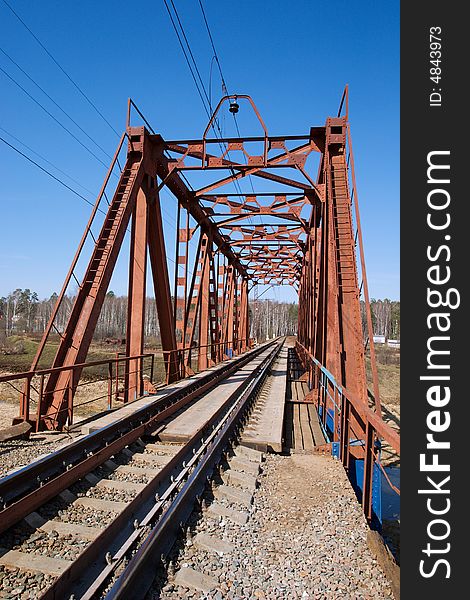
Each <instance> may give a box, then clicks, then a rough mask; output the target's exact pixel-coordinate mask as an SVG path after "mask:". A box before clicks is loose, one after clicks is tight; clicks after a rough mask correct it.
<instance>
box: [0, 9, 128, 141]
mask: <svg viewBox="0 0 470 600" xmlns="http://www.w3.org/2000/svg"><path fill="white" fill-rule="evenodd" d="M2 2H3V4H5V6H6V7H7V8H8V9H9V10H10V11H11V12H12V13H13V14H14V15H15V17H16V18H17V19H18V21H19V22H20V23H21V24H22V25H23V26H24V27H25V28H26V29H27V30H28V31H29V33H30V34H31V35H32V36H33V38H34V39H35V40H36V42H37V43H38V44H39V45H40V46H41V48H42V49H43V50H44V52H45V53H46V54H47V55H48V56H49V58H50V59H51V60H52V61H53V62H54V63H55V64H56V65H57V67H59V69H60V70H61V71H62V73H63V74H64V75H65V76H66V77H67V79H68V80H69V81H70V82H71V83H72V85H73V86H74V87H75V88H76V89H77V90H78V92H79V93H80V94H81V95H82V96H83V98H85V100H86V101H87V102H88V104H89V105H90V106H91V107H92V108H93V109H94V110H95V112H96V113H97V114H98V115H99V116H100V117H101V119H102V120H103V121H104V122H105V123H106V124H107V125H108V127H109V128H110V129H112V131H114V133H115V134H116V135H117V136H118V137H120V134H119V133H118V132H117V131H116V129H114V127H113V126H112V125H111V123H110V122H109V121H108V119H107V118H106V117H105V116H104V115H103V113H102V112H101V111H100V110H99V108H98V107H97V106H96V105H95V104H94V102H93V101H92V100H91V99H90V98H89V97H88V96H87V95H86V94H85V92H84V91H83V90H82V88H81V87H80V86H79V85H78V83H76V82H75V81H74V80H73V79H72V77H71V76H70V75H69V74H68V73H67V71H66V70H65V69H64V68H63V67H62V65H61V64H60V63H59V62H58V61H57V60H56V58H54V56H53V55H52V54H51V53H50V52H49V50H48V49H47V48H46V46H45V45H44V44H43V43H42V42H41V40H40V39H39V38H38V37H37V35H35V33H34V32H33V31H32V30H31V29H30V28H29V27H28V25H26V23H25V22H24V21H23V19H22V18H21V17H20V16H19V14H18V13H17V12H15V10H14V9H13V8H12V7H11V6H10V4H8V2H7V1H6V0H2Z"/></svg>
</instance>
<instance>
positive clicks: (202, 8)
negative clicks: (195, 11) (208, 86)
mask: <svg viewBox="0 0 470 600" xmlns="http://www.w3.org/2000/svg"><path fill="white" fill-rule="evenodd" d="M199 6H200V7H201V12H202V16H203V18H204V23H205V24H206V29H207V33H208V34H209V39H210V42H211V46H212V50H213V51H214V58H215V62H216V63H217V66H218V67H219V73H220V78H221V79H222V91H223V92H224V93H225V96H228V91H227V86H226V84H225V79H224V75H223V73H222V67H221V65H220V60H219V56H218V54H217V50H216V49H215V44H214V40H213V38H212V34H211V30H210V27H209V23H208V22H207V17H206V13H205V11H204V6H203V5H202V1H201V0H199ZM233 116H234V118H235V115H233Z"/></svg>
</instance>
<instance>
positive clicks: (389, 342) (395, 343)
mask: <svg viewBox="0 0 470 600" xmlns="http://www.w3.org/2000/svg"><path fill="white" fill-rule="evenodd" d="M387 346H390V348H399V347H400V340H387Z"/></svg>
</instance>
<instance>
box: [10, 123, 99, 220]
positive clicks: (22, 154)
mask: <svg viewBox="0 0 470 600" xmlns="http://www.w3.org/2000/svg"><path fill="white" fill-rule="evenodd" d="M3 131H5V130H3ZM0 141H2V142H3V143H4V144H6V145H7V146H9V147H10V148H11V149H12V150H14V151H15V152H16V153H18V154H19V155H20V156H22V157H23V158H25V159H26V160H27V161H29V162H30V163H32V164H33V165H35V166H36V167H37V168H38V169H41V171H43V172H44V173H46V174H47V175H49V177H51V178H52V179H55V181H57V182H58V183H60V185H62V186H64V187H65V188H67V189H68V190H69V191H71V192H72V193H73V194H75V195H76V196H78V197H79V198H81V199H82V200H84V201H85V202H86V203H87V204H89V205H90V206H94V204H93V202H91V201H90V200H88V198H85V196H83V195H82V194H80V192H77V190H75V189H74V188H73V187H71V186H70V185H68V184H67V183H65V181H62V179H60V178H59V177H56V176H55V175H54V174H53V173H51V172H50V171H48V170H47V169H45V168H44V167H43V166H41V165H40V164H39V163H38V162H36V161H35V160H33V159H32V158H31V157H29V156H28V155H27V154H25V153H24V152H21V150H20V149H19V148H17V147H16V146H14V145H13V144H10V142H8V141H7V140H6V139H5V138H3V137H1V136H0ZM100 212H103V211H100ZM103 214H105V213H103Z"/></svg>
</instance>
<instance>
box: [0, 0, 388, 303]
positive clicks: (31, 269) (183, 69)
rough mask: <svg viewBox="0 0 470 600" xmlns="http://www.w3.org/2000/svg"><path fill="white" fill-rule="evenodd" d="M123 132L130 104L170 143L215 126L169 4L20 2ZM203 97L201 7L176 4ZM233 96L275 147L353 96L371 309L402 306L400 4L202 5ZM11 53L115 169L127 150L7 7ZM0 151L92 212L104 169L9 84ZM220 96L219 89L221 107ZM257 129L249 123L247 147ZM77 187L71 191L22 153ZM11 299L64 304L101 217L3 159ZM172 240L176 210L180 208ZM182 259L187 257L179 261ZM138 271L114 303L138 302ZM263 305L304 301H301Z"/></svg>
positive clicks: (7, 66)
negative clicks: (385, 302)
mask: <svg viewBox="0 0 470 600" xmlns="http://www.w3.org/2000/svg"><path fill="white" fill-rule="evenodd" d="M8 2H9V3H10V4H11V5H12V6H13V7H14V9H15V10H16V11H17V13H18V14H19V15H20V16H21V17H22V19H23V20H24V21H25V22H26V24H27V25H28V26H29V27H30V28H31V29H32V30H33V31H34V33H35V34H36V36H37V37H38V38H39V39H40V40H41V41H42V42H43V44H44V45H45V46H46V47H47V48H48V50H49V51H50V52H51V53H52V54H53V55H54V57H55V58H56V59H57V60H58V61H59V63H60V64H61V65H62V66H63V67H64V68H65V69H66V71H67V72H68V73H69V74H70V75H71V76H72V78H73V79H74V80H75V81H76V82H77V83H78V84H79V85H80V86H81V88H82V89H83V90H84V91H85V92H86V93H87V94H88V95H89V97H90V98H91V99H92V100H93V102H94V103H95V104H96V106H97V107H99V109H100V110H101V111H102V113H103V114H104V115H105V117H106V119H108V121H109V122H110V123H111V124H112V125H113V127H114V128H115V129H117V130H118V131H122V129H123V127H124V125H125V117H126V103H127V98H128V97H129V96H131V97H132V98H133V99H134V100H135V101H136V103H137V104H138V105H139V106H140V107H141V108H142V110H143V112H144V114H145V115H146V116H147V118H148V119H149V120H150V122H151V123H152V125H153V127H154V129H155V130H156V131H158V132H161V133H162V135H163V136H164V137H166V138H173V139H175V138H198V137H200V136H201V134H202V132H203V130H204V128H205V126H206V123H207V116H206V114H205V112H204V109H203V106H202V103H201V101H200V99H199V97H198V95H197V92H196V89H195V86H194V83H193V81H192V79H191V75H190V73H189V70H188V67H187V65H186V63H185V61H184V57H183V54H182V52H181V49H180V47H179V45H178V41H177V39H176V36H175V33H174V31H173V28H172V26H171V23H170V20H169V17H168V14H167V12H166V9H165V5H164V3H163V0H155V1H152V2H150V1H143V2H140V3H138V4H137V3H135V4H131V3H129V2H124V1H123V0H114V1H112V2H111V1H108V0H104V1H102V2H92V1H89V0H82V1H81V2H80V3H69V2H59V1H58V0H57V1H53V0H44V1H43V2H40V3H39V2H31V1H26V0H8ZM174 2H175V5H176V7H177V9H178V11H179V14H180V17H181V19H182V21H183V25H184V27H185V31H186V34H187V36H188V39H189V41H190V43H191V47H192V49H193V52H194V55H195V57H196V60H197V62H198V65H199V68H200V71H201V75H202V77H203V79H204V82H205V83H208V81H209V72H210V65H211V59H212V55H213V54H212V50H211V47H210V41H209V38H208V36H207V32H206V30H205V28H204V22H203V20H202V15H201V12H200V9H199V4H198V2H197V0H194V1H188V0H186V1H184V0H174ZM204 7H205V10H206V14H207V17H208V20H209V24H210V26H211V30H212V33H213V36H214V41H215V44H216V48H217V51H218V54H219V58H220V61H221V65H222V69H223V73H224V77H225V79H226V83H227V86H228V88H229V91H230V92H232V93H234V92H237V93H246V94H250V95H251V96H252V97H253V98H254V100H255V102H256V104H257V106H258V108H259V109H260V112H261V114H262V116H263V118H264V120H265V122H266V124H267V126H268V129H269V132H270V133H272V134H274V135H276V134H291V133H305V132H307V131H308V130H309V128H310V127H311V126H314V125H323V124H324V122H325V119H326V117H327V116H329V115H333V116H334V115H335V113H336V111H337V107H338V103H339V99H340V97H341V93H342V90H343V87H344V85H345V83H348V84H349V89H350V110H349V112H350V122H351V130H352V137H353V142H354V154H355V162H356V175H357V183H358V191H359V200H360V209H361V220H362V228H363V236H364V244H365V253H366V264H367V271H368V280H369V290H370V295H371V297H375V298H385V297H388V298H391V299H398V298H399V3H398V2H397V1H393V2H366V1H357V2H354V3H351V2H345V1H344V2H343V1H338V0H330V1H321V2H319V1H313V0H301V1H298V2H281V1H274V2H269V3H268V2H261V1H253V0H251V1H250V0H237V2H228V1H220V0H219V1H216V0H204ZM0 28H1V35H0V47H1V48H2V49H3V50H4V51H5V52H7V53H8V54H9V55H10V56H11V57H12V58H13V59H14V60H15V61H16V62H17V63H18V64H19V65H20V66H21V67H22V68H23V69H24V70H25V71H27V72H28V73H29V74H30V75H31V76H32V77H33V78H34V79H35V80H36V81H37V82H38V83H39V84H40V85H41V86H42V87H43V88H44V90H45V91H46V92H47V93H48V94H49V95H50V96H52V97H53V98H54V100H55V101H56V102H57V103H59V104H60V105H61V106H62V107H63V108H64V109H65V110H66V111H67V112H68V113H69V114H70V116H72V117H73V118H74V119H75V120H76V121H77V122H78V123H79V124H80V126H81V127H82V128H83V129H85V130H86V131H87V132H88V133H89V135H90V136H91V137H93V138H94V139H95V140H96V141H97V142H98V143H99V144H100V146H102V148H103V149H104V150H105V151H106V153H107V154H110V155H112V154H113V153H114V149H115V147H116V144H117V142H118V138H117V136H116V135H115V134H114V133H113V131H112V130H111V129H110V128H109V127H108V126H107V125H106V124H105V123H104V121H103V120H102V119H100V117H99V116H98V115H97V113H96V112H95V111H94V110H93V108H92V107H90V105H89V104H87V102H86V101H85V100H84V98H83V97H82V96H81V95H80V94H79V93H78V92H77V90H76V89H75V88H74V87H73V85H72V84H71V83H70V81H68V80H67V78H66V77H65V76H64V74H63V73H62V72H61V71H60V70H59V69H58V68H57V66H56V65H55V64H54V63H53V62H52V61H51V59H50V58H49V57H48V56H47V54H46V53H45V52H44V51H43V50H42V49H41V48H40V46H38V44H37V43H36V41H35V40H34V39H33V38H32V37H31V35H30V34H29V33H28V31H27V30H26V29H25V28H24V27H23V26H22V25H21V24H20V23H19V22H18V20H17V19H16V18H15V17H14V15H13V14H12V13H11V12H10V11H9V10H8V8H7V7H6V6H5V5H4V3H3V2H2V1H0ZM0 67H2V68H3V69H4V70H6V71H7V72H8V73H9V74H10V75H11V76H12V77H14V78H15V79H16V80H17V81H18V82H19V83H20V84H21V85H22V86H24V87H25V88H26V89H27V90H28V91H29V93H30V94H32V95H33V96H34V97H35V98H36V99H37V100H38V101H40V102H41V103H42V104H43V105H44V106H45V107H46V108H47V110H49V111H50V112H51V113H52V114H54V116H55V117H56V118H57V119H59V120H60V121H61V122H62V123H63V124H64V125H66V126H67V127H68V128H70V130H71V131H72V132H73V133H74V135H76V137H78V138H79V139H80V140H81V141H82V142H83V143H84V144H86V145H88V146H89V147H90V149H92V150H93V152H94V153H95V154H96V155H97V156H98V157H99V158H100V159H101V160H102V161H103V162H104V163H108V162H109V159H108V158H107V156H106V155H105V154H104V153H103V152H102V151H101V150H100V149H98V148H97V147H96V146H93V144H92V143H91V142H90V141H89V140H88V139H87V138H86V137H85V136H84V135H83V134H82V133H81V132H80V131H79V130H78V129H77V128H76V127H75V125H73V124H72V123H71V122H70V121H69V120H68V119H67V118H66V117H65V116H64V115H63V114H61V112H60V111H59V110H58V109H57V108H56V107H55V106H54V105H53V104H52V103H51V102H50V101H49V100H48V99H47V98H46V97H45V96H44V95H43V94H42V93H41V92H40V91H39V90H38V89H37V88H36V87H35V86H34V85H33V84H32V83H31V82H30V81H28V79H27V78H26V77H25V76H24V75H23V74H22V73H21V72H20V71H19V70H18V69H17V68H16V67H15V66H14V65H13V64H12V63H11V62H10V61H9V60H8V58H7V57H6V56H5V55H4V54H3V53H1V52H0ZM0 89H1V100H0V103H1V111H0V128H3V130H6V131H7V132H8V134H6V133H5V131H3V130H0V136H2V137H4V138H5V139H7V140H8V141H9V142H11V143H13V144H14V145H16V146H17V147H18V148H19V149H21V150H22V151H24V152H25V153H27V154H28V155H30V156H31V157H33V158H34V159H35V160H37V161H38V162H39V163H40V164H42V165H43V166H44V167H45V168H47V169H48V170H51V172H53V173H54V174H55V175H56V176H58V177H60V178H61V179H63V180H64V181H65V182H66V183H67V184H68V185H70V186H72V187H74V188H75V189H76V190H77V191H79V192H80V193H82V194H83V195H84V196H85V197H87V198H88V199H89V200H90V201H93V200H94V195H95V194H96V193H97V191H98V190H99V188H100V185H101V182H102V179H103V177H104V174H105V172H106V168H105V166H104V165H103V164H101V163H100V162H99V161H98V160H96V158H94V157H93V156H91V155H90V154H89V153H88V152H87V151H86V150H85V149H84V148H83V147H82V146H81V145H80V144H78V143H77V142H76V140H74V139H73V138H72V137H71V136H70V135H69V134H67V133H66V132H65V131H64V130H63V129H62V128H61V127H60V126H58V125H57V123H56V122H54V121H53V120H52V119H51V118H50V117H49V116H48V115H46V114H45V113H44V112H43V111H42V110H41V109H40V108H39V107H38V106H37V105H36V104H34V102H32V101H31V99H29V98H28V97H27V96H26V95H25V94H24V93H23V92H22V91H21V90H20V89H19V88H18V87H17V86H15V84H14V83H12V82H11V80H9V79H8V78H7V77H6V76H5V75H4V74H3V73H2V72H1V71H0ZM220 96H221V85H220V78H219V77H218V75H217V72H216V70H214V71H213V75H212V97H213V99H218V98H219V97H220ZM250 124H251V121H248V120H246V121H244V116H243V112H240V115H239V125H240V130H241V132H242V134H244V135H249V134H251V133H252V131H251V130H250V129H249V125H250ZM11 135H13V136H15V137H16V138H18V139H19V140H21V142H23V143H25V144H27V145H28V146H29V147H30V148H31V149H32V150H34V151H36V152H38V153H39V154H41V155H42V156H43V157H44V158H46V159H48V160H49V161H51V162H52V163H53V164H54V165H55V166H56V167H58V168H59V169H61V170H62V171H64V172H66V173H67V174H68V175H70V176H71V177H73V178H74V179H75V180H76V182H78V183H80V184H81V185H82V186H84V188H86V190H87V191H86V190H84V189H83V188H82V187H79V185H78V183H76V182H73V181H71V180H70V179H68V178H66V177H65V176H64V175H63V174H62V173H60V172H58V171H56V170H55V169H54V168H53V167H51V166H50V165H49V164H47V163H45V162H44V161H43V160H42V159H38V158H37V156H35V155H33V154H32V152H31V151H30V150H28V149H26V148H25V147H24V146H22V145H21V144H20V143H19V142H18V141H17V140H15V139H13V138H12V137H11ZM0 165H1V167H0V169H1V185H0V295H6V294H7V293H9V292H10V291H12V290H13V289H15V288H18V287H19V288H30V289H32V290H35V291H37V292H38V294H39V296H40V297H41V298H42V297H47V296H49V295H50V294H51V293H52V292H54V291H59V289H60V287H61V285H62V281H63V279H64V276H65V274H66V272H67V270H68V267H69V264H70V262H71V260H72V257H73V254H74V252H75V249H76V246H77V244H78V241H79V239H80V237H81V234H82V231H83V229H84V227H85V224H86V222H87V219H88V216H89V213H90V210H91V207H90V206H89V205H88V204H86V203H85V202H84V201H83V200H81V199H79V198H78V197H76V196H75V195H73V194H72V193H70V192H68V191H67V190H65V189H64V188H62V187H61V186H60V185H59V184H57V183H56V182H55V181H53V180H51V179H50V178H49V177H47V176H46V175H45V174H43V173H42V172H40V171H39V170H38V169H37V168H35V167H34V166H32V165H30V164H29V163H28V162H26V161H25V160H24V159H23V158H22V157H20V156H18V155H17V154H16V153H14V152H13V151H12V150H11V149H10V148H8V147H6V146H5V145H4V144H3V143H0ZM162 202H163V204H164V219H165V228H166V231H167V233H168V239H169V240H171V239H172V235H171V232H172V229H173V228H174V202H173V200H172V199H171V198H169V197H168V196H166V195H163V196H162ZM170 252H171V256H173V249H172V248H171V250H170ZM125 263H126V256H125V253H123V258H122V259H121V260H120V263H119V265H118V269H117V271H116V275H115V277H114V278H113V281H112V282H111V288H112V289H113V290H114V291H115V292H116V293H126V288H127V284H126V278H125V266H126V265H125ZM264 297H271V298H275V299H276V298H277V299H284V298H286V299H293V298H294V297H293V295H292V290H289V289H281V288H280V289H279V290H270V291H268V292H267V293H266V294H265V296H264Z"/></svg>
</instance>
